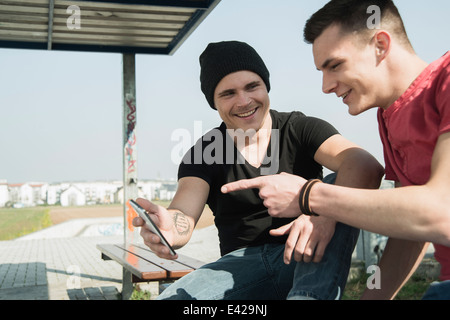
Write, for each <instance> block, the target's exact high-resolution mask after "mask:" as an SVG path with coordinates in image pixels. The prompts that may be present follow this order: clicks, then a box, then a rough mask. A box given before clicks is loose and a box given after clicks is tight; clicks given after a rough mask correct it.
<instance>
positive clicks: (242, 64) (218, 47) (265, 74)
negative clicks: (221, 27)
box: [200, 41, 270, 109]
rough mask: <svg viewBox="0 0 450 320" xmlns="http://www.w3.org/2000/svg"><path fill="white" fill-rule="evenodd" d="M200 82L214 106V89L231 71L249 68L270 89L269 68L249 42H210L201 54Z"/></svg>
mask: <svg viewBox="0 0 450 320" xmlns="http://www.w3.org/2000/svg"><path fill="white" fill-rule="evenodd" d="M200 67H201V71H200V83H201V88H202V91H203V93H204V94H205V97H206V100H207V101H208V103H209V105H210V106H211V108H213V109H216V108H215V106H214V91H215V90H216V87H217V85H218V84H219V82H220V80H222V79H223V78H224V77H225V76H227V75H228V74H230V73H233V72H237V71H242V70H248V71H252V72H254V73H256V74H258V75H259V76H260V77H261V78H262V80H263V81H264V83H265V84H266V87H267V92H269V91H270V82H269V76H270V74H269V70H267V67H266V65H265V64H264V61H263V60H262V59H261V57H260V56H259V54H258V53H257V52H256V51H255V49H253V48H252V47H251V46H249V45H248V44H247V43H244V42H238V41H223V42H217V43H210V44H209V45H208V47H206V49H205V51H203V53H202V54H201V56H200Z"/></svg>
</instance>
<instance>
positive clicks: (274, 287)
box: [158, 174, 359, 300]
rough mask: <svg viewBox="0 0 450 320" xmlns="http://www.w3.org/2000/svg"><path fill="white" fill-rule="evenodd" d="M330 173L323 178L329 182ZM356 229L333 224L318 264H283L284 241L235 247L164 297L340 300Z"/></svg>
mask: <svg viewBox="0 0 450 320" xmlns="http://www.w3.org/2000/svg"><path fill="white" fill-rule="evenodd" d="M335 177H336V175H335V174H331V175H329V176H327V177H325V179H323V182H326V183H331V184H333V183H334V181H335ZM358 235H359V229H355V228H353V227H350V226H347V225H344V224H342V223H337V224H336V229H335V232H334V235H333V238H332V239H331V241H330V243H329V244H328V246H327V248H326V249H325V253H324V256H323V258H322V261H321V262H319V263H313V262H310V263H305V262H296V261H294V260H293V259H292V262H291V263H290V264H289V265H286V264H284V262H283V255H284V244H266V245H262V246H257V247H249V248H243V249H238V250H235V251H233V252H230V253H228V254H226V255H224V256H223V257H221V258H220V259H219V260H217V261H216V262H212V263H209V264H206V265H204V266H203V267H201V268H199V269H197V270H195V271H194V272H191V273H190V274H188V275H186V276H184V277H183V278H181V279H180V280H178V281H176V282H175V283H173V284H172V285H171V286H169V287H168V288H167V289H166V290H164V292H162V294H161V295H160V296H159V297H158V299H160V300H163V299H167V300H197V299H198V300H280V299H283V300H284V299H292V300H294V299H302V300H306V299H320V300H334V299H340V298H341V296H342V292H343V291H344V288H345V284H346V283H347V277H348V272H349V270H350V265H351V260H352V253H353V250H354V248H355V245H356V242H357V241H358Z"/></svg>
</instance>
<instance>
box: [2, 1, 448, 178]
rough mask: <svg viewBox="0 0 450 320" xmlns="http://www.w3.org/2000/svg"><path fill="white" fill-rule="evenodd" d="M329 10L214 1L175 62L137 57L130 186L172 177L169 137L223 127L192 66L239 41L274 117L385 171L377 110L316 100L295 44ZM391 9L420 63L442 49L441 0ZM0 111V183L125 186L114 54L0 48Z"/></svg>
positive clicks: (303, 54)
mask: <svg viewBox="0 0 450 320" xmlns="http://www.w3.org/2000/svg"><path fill="white" fill-rule="evenodd" d="M326 2H327V1H326V0H315V1H308V0H279V1H273V0H272V1H269V0H245V1H243V0H222V1H221V2H220V4H219V5H218V6H217V7H216V8H215V10H214V11H213V12H212V13H211V14H210V15H209V16H208V17H207V18H206V20H204V21H203V23H202V24H201V25H200V26H199V27H198V28H197V29H196V30H195V32H194V33H193V34H192V35H191V36H190V38H188V39H187V40H186V41H185V43H184V44H183V46H182V47H181V48H179V49H178V51H177V52H176V53H175V54H174V55H173V56H158V55H137V57H136V69H137V93H136V98H137V117H138V118H137V154H138V169H137V170H138V178H139V179H151V178H176V174H177V165H178V164H177V163H174V162H173V161H172V160H171V152H172V150H173V148H174V147H175V146H176V145H177V144H179V142H177V141H173V140H172V139H171V136H172V133H173V132H174V131H175V130H177V129H186V130H188V131H189V132H191V133H192V136H193V137H194V127H195V123H196V121H201V128H202V131H203V133H204V132H206V131H207V130H209V129H211V128H213V127H216V126H218V125H219V124H220V122H221V120H220V118H219V116H218V114H217V112H216V111H213V110H212V109H211V108H210V107H209V106H208V104H207V102H206V100H205V98H204V96H203V94H202V92H201V91H200V83H199V73H200V67H199V63H198V57H199V55H200V54H201V53H202V51H203V50H204V48H205V47H206V46H207V44H208V43H209V42H216V41H223V40H240V41H245V42H248V43H249V44H250V45H252V46H253V47H254V48H255V49H256V50H257V51H258V52H259V53H260V55H261V56H262V58H263V59H264V61H265V62H266V65H267V67H268V68H269V70H270V72H271V87H272V89H271V92H270V98H271V107H272V108H273V109H276V110H279V111H292V110H300V111H302V112H304V113H305V114H307V115H312V116H317V117H320V118H322V119H325V120H327V121H329V122H331V123H332V124H333V125H335V126H336V128H337V129H338V130H339V131H340V132H341V133H342V134H343V135H344V136H345V137H347V138H348V139H350V140H352V141H354V142H356V143H358V144H359V145H361V146H362V147H364V148H366V149H367V150H368V151H370V152H371V153H372V154H373V155H374V156H375V157H376V158H377V159H378V160H379V161H380V162H381V163H384V161H383V156H382V149H381V143H380V140H379V136H378V131H377V123H376V114H375V110H373V111H370V112H368V113H366V114H363V115H360V116H357V117H353V116H350V115H349V114H348V112H347V106H346V105H344V104H342V102H341V100H340V99H338V98H337V97H336V96H335V95H334V94H333V95H325V94H323V93H322V91H321V74H320V72H318V71H317V70H316V69H315V66H314V64H313V58H312V53H311V46H310V45H307V44H305V43H304V42H303V37H302V31H303V26H304V23H305V22H306V20H307V19H308V18H309V17H310V16H311V15H312V14H313V13H314V12H315V11H317V10H318V9H319V8H321V7H322V6H323V5H324V4H325V3H326ZM395 3H396V4H397V6H398V8H399V10H400V13H401V14H402V16H403V18H404V22H405V25H406V29H407V32H408V34H409V36H410V40H411V42H412V44H413V46H414V48H415V49H416V52H417V53H418V55H419V56H420V57H421V58H422V59H424V60H425V61H427V62H432V61H434V60H436V59H437V58H439V57H440V56H442V55H443V54H444V53H445V52H446V51H447V50H448V49H449V36H448V33H449V31H450V21H449V20H450V19H449V14H450V2H449V1H448V0H430V1H423V0H397V1H395ZM81 24H82V21H81ZM0 111H1V113H0V150H1V156H0V179H7V180H8V182H9V183H18V182H28V181H42V182H61V181H94V180H121V179H122V171H123V169H122V124H121V123H122V56H121V55H120V54H103V53H76V52H58V51H52V52H48V51H36V50H10V49H0ZM197 128H198V123H197ZM193 137H192V139H193ZM192 143H194V140H192Z"/></svg>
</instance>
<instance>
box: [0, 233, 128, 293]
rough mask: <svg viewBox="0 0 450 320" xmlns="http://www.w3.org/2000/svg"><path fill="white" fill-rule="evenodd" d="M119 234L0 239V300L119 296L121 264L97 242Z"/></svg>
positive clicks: (114, 240)
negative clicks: (104, 254) (107, 257)
mask: <svg viewBox="0 0 450 320" xmlns="http://www.w3.org/2000/svg"><path fill="white" fill-rule="evenodd" d="M122 240H123V237H122V236H119V237H117V236H116V237H98V238H87V237H85V238H82V237H80V238H57V239H41V240H23V241H2V242H0V263H1V264H0V300H10V299H12V300H69V299H70V300H73V299H75V300H76V299H119V298H120V296H119V292H120V291H121V289H122V285H121V278H122V268H121V267H120V266H119V265H118V264H117V263H114V262H113V261H103V260H102V259H101V254H100V252H99V251H98V250H97V249H96V245H97V243H103V242H107V243H118V242H120V241H122Z"/></svg>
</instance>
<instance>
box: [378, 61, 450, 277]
mask: <svg viewBox="0 0 450 320" xmlns="http://www.w3.org/2000/svg"><path fill="white" fill-rule="evenodd" d="M449 75H450V52H447V53H446V54H445V55H444V56H443V57H441V58H440V59H438V60H437V61H435V62H433V63H431V64H430V65H429V66H428V67H427V68H426V69H425V70H424V71H423V72H422V73H421V74H420V75H419V77H417V79H416V80H415V81H414V82H413V83H412V84H411V86H410V87H409V88H408V89H407V90H406V91H405V92H404V93H403V95H402V96H401V97H400V98H399V99H397V101H395V102H394V103H393V104H392V105H391V106H390V107H389V108H388V109H387V110H386V111H384V110H383V109H381V108H380V109H379V110H378V125H379V131H380V136H381V141H382V142H383V151H384V160H385V165H386V168H385V171H386V179H387V180H393V181H399V182H400V183H401V184H402V186H410V185H423V184H425V183H427V182H428V180H429V179H430V174H431V159H432V156H433V152H434V148H435V146H436V142H437V139H438V138H439V136H440V135H442V134H443V133H446V132H449V131H450V77H449ZM449 196H450V191H449ZM434 247H435V258H436V260H437V261H439V263H440V264H441V280H450V248H449V247H445V246H442V245H437V244H434Z"/></svg>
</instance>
